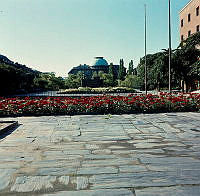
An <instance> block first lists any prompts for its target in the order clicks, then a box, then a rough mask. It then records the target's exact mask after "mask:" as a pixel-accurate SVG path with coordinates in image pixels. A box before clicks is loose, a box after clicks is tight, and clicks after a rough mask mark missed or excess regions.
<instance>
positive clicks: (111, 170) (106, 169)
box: [77, 167, 118, 175]
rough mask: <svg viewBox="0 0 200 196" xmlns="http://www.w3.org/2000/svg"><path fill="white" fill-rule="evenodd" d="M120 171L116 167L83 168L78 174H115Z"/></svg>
mask: <svg viewBox="0 0 200 196" xmlns="http://www.w3.org/2000/svg"><path fill="white" fill-rule="evenodd" d="M117 172H118V169H117V168H115V167H82V168H80V169H79V170H78V171H77V174H85V175H91V174H114V173H117Z"/></svg>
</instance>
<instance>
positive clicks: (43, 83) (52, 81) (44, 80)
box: [34, 72, 65, 90]
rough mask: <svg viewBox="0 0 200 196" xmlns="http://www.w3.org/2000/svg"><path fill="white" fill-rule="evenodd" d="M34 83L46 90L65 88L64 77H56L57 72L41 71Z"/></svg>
mask: <svg viewBox="0 0 200 196" xmlns="http://www.w3.org/2000/svg"><path fill="white" fill-rule="evenodd" d="M34 84H35V86H36V87H37V88H40V89H44V90H59V89H60V88H65V83H64V79H63V78H62V77H56V76H55V73H53V72H51V73H41V74H40V75H39V77H36V78H35V79H34Z"/></svg>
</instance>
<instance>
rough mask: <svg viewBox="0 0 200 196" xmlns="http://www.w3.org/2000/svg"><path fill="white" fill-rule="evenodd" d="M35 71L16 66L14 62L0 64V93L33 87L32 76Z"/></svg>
mask: <svg viewBox="0 0 200 196" xmlns="http://www.w3.org/2000/svg"><path fill="white" fill-rule="evenodd" d="M35 77H37V73H36V72H34V71H32V72H31V71H29V70H24V69H23V68H21V67H16V66H15V65H14V64H13V65H9V64H5V63H1V64H0V94H1V95H4V94H10V93H11V94H13V93H20V92H26V91H28V90H30V89H31V88H34V82H33V81H34V78H35Z"/></svg>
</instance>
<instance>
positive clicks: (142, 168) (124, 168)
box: [119, 165, 147, 173]
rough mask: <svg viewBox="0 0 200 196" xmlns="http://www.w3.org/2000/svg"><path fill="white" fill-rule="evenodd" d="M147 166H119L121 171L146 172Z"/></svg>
mask: <svg viewBox="0 0 200 196" xmlns="http://www.w3.org/2000/svg"><path fill="white" fill-rule="evenodd" d="M144 171H147V168H146V167H145V166H143V165H124V166H120V167H119V172H127V173H129V172H144Z"/></svg>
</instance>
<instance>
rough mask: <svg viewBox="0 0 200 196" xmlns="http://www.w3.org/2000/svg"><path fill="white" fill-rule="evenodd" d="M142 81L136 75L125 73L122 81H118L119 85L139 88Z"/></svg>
mask: <svg viewBox="0 0 200 196" xmlns="http://www.w3.org/2000/svg"><path fill="white" fill-rule="evenodd" d="M142 82H143V81H142V80H141V79H140V78H139V77H138V76H136V75H127V76H126V78H125V80H124V81H119V86H124V87H129V88H136V89H140V88H141V86H142Z"/></svg>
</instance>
